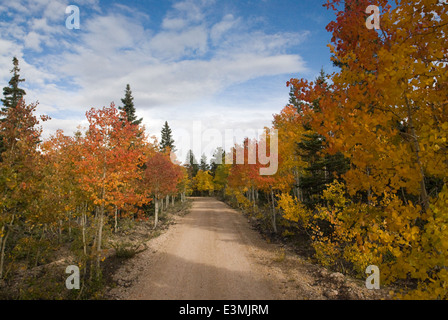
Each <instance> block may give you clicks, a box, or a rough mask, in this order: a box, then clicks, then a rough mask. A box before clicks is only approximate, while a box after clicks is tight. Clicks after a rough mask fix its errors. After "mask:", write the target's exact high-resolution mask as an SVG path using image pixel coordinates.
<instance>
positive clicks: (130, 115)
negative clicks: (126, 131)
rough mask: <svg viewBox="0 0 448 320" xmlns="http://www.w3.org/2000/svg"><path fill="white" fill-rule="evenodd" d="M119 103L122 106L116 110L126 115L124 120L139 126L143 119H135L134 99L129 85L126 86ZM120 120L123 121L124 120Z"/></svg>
mask: <svg viewBox="0 0 448 320" xmlns="http://www.w3.org/2000/svg"><path fill="white" fill-rule="evenodd" d="M121 102H122V103H123V106H122V107H118V109H120V110H122V111H124V112H125V113H126V117H127V119H126V120H127V121H128V122H130V123H132V124H134V125H139V124H141V123H142V120H143V119H142V118H140V119H137V116H136V115H135V107H134V97H133V96H132V91H131V86H130V85H129V84H127V85H126V90H125V95H124V98H123V99H121ZM121 120H122V121H124V120H125V119H121Z"/></svg>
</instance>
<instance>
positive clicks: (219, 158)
mask: <svg viewBox="0 0 448 320" xmlns="http://www.w3.org/2000/svg"><path fill="white" fill-rule="evenodd" d="M224 162H225V152H224V150H223V149H222V148H221V147H218V148H216V151H215V153H214V154H213V157H212V159H211V160H210V167H209V168H210V172H211V174H212V176H213V177H214V176H215V172H216V169H217V168H218V166H219V165H220V164H223V163H224Z"/></svg>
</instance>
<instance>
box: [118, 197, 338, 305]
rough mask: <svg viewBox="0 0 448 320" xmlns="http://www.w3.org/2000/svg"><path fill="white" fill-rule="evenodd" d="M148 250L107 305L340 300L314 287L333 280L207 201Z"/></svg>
mask: <svg viewBox="0 0 448 320" xmlns="http://www.w3.org/2000/svg"><path fill="white" fill-rule="evenodd" d="M148 245H149V249H148V250H146V251H144V252H143V253H141V254H139V255H138V256H136V257H134V258H133V259H132V260H131V261H129V262H128V263H127V264H126V265H124V266H123V267H122V268H121V270H119V271H118V272H117V279H118V283H119V284H120V283H121V284H122V286H119V287H117V288H114V289H113V290H111V292H110V295H111V297H112V298H114V299H130V300H137V299H138V300H147V299H148V300H185V299H192V300H196V299H197V300H199V299H210V300H218V299H219V300H229V299H236V300H249V299H253V300H258V299H267V300H277V299H327V298H331V294H332V295H333V298H336V297H337V295H339V294H340V292H339V291H337V289H332V288H331V286H330V285H328V284H322V283H321V282H322V281H323V279H325V277H326V276H328V277H330V276H332V274H330V273H328V272H326V271H325V270H322V269H319V268H318V267H317V266H314V265H311V264H308V263H306V262H304V261H302V260H301V259H300V258H298V257H297V256H294V255H289V254H286V253H285V251H283V250H282V249H281V248H280V247H279V245H274V244H268V243H267V242H266V241H265V240H264V239H262V237H261V236H260V234H259V233H258V232H257V231H255V230H253V229H251V227H250V225H249V223H248V221H247V219H246V218H245V217H244V216H243V215H242V214H241V213H239V212H237V211H235V210H233V209H231V208H230V207H228V206H227V205H225V204H224V203H222V202H220V201H217V200H216V199H213V198H195V199H194V202H193V205H192V208H191V210H190V213H189V214H187V215H186V216H184V217H181V218H179V219H178V220H177V223H176V224H175V225H173V226H171V227H170V228H169V230H168V231H167V232H165V233H164V234H162V235H161V236H159V237H158V238H155V239H153V240H151V241H150V242H149V243H148ZM339 275H340V274H339ZM340 276H342V275H340ZM335 279H336V277H335ZM337 281H344V282H345V280H341V279H339V280H337V279H336V280H335V283H336V282H337ZM338 288H339V287H338ZM339 289H340V288H339ZM328 290H333V292H332V293H331V292H330V293H329V291H328Z"/></svg>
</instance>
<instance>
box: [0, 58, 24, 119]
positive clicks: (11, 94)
mask: <svg viewBox="0 0 448 320" xmlns="http://www.w3.org/2000/svg"><path fill="white" fill-rule="evenodd" d="M12 64H13V68H12V70H11V73H12V74H13V75H12V78H11V80H9V86H8V87H4V88H3V96H4V99H1V101H2V103H3V108H2V111H5V112H6V111H7V110H8V108H14V107H16V106H17V104H18V103H19V101H20V99H22V98H23V96H24V95H26V92H25V90H23V89H21V88H19V84H20V82H24V81H25V79H20V75H19V71H20V69H19V60H18V59H17V58H16V57H14V58H13V59H12Z"/></svg>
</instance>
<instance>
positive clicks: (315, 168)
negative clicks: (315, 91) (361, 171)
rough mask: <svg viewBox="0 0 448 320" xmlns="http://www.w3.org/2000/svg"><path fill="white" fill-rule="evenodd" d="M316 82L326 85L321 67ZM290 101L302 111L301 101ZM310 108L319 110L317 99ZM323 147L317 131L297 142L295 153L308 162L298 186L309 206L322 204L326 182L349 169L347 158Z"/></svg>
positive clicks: (306, 126)
mask: <svg viewBox="0 0 448 320" xmlns="http://www.w3.org/2000/svg"><path fill="white" fill-rule="evenodd" d="M316 83H317V84H318V85H320V86H324V85H326V75H325V72H324V71H323V69H322V70H321V72H320V75H319V76H318V77H317V78H316ZM294 98H295V97H294ZM290 103H291V104H293V105H294V106H296V108H297V112H299V113H301V112H302V109H301V106H302V102H301V101H299V100H297V99H295V100H293V99H290ZM312 108H313V109H314V110H315V111H316V112H319V110H320V108H319V100H316V101H313V105H312ZM304 128H305V130H307V131H309V130H310V126H308V125H307V124H305V125H304ZM325 147H326V142H325V138H324V137H323V136H322V135H320V134H318V133H317V132H310V133H308V134H304V135H303V138H302V140H301V141H300V142H299V143H298V144H297V151H296V152H297V154H298V155H299V156H300V157H301V158H302V160H303V161H305V162H307V163H308V165H307V166H306V168H305V174H304V175H303V176H302V177H301V178H300V186H299V187H300V188H301V190H302V192H303V196H304V199H303V202H304V203H305V204H306V205H307V206H309V207H310V208H314V207H315V205H317V204H323V202H322V198H321V195H322V192H323V190H325V188H326V184H328V183H331V182H333V181H334V179H337V178H339V177H340V176H341V175H342V174H343V173H345V172H346V171H347V170H348V169H349V161H348V159H346V158H345V157H344V156H343V155H342V154H341V153H336V154H334V155H329V154H326V153H322V150H323V149H324V148H325Z"/></svg>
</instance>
